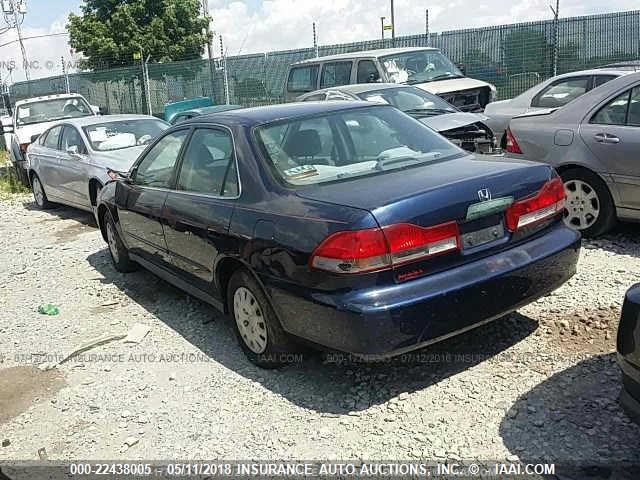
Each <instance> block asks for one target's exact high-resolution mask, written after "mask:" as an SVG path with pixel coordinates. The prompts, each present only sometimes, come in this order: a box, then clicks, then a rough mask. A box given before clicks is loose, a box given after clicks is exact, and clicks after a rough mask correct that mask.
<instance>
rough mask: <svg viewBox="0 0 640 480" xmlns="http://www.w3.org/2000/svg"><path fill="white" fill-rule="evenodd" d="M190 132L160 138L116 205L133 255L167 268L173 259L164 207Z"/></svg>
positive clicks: (123, 187) (120, 187)
mask: <svg viewBox="0 0 640 480" xmlns="http://www.w3.org/2000/svg"><path fill="white" fill-rule="evenodd" d="M189 131H190V129H189V128H184V129H181V130H176V131H173V132H171V133H169V134H167V135H165V136H163V137H162V138H160V140H158V141H157V142H156V143H155V145H154V146H153V147H151V149H150V150H148V151H147V152H146V154H145V155H144V156H143V157H142V158H141V159H140V160H139V161H138V163H137V164H136V166H135V167H134V170H133V174H132V179H131V182H129V183H125V182H118V184H117V185H116V195H115V197H116V200H115V202H116V206H117V209H118V216H119V218H120V225H121V228H122V231H123V234H124V237H125V240H126V242H127V246H128V247H129V249H130V250H131V252H132V253H134V254H138V255H140V256H142V257H144V258H146V259H147V260H149V261H152V262H154V263H156V264H158V265H161V266H165V267H166V266H169V258H168V253H167V244H166V242H165V239H164V230H163V227H162V223H161V215H162V208H163V207H164V202H165V199H166V198H167V193H168V192H169V189H170V188H171V187H172V185H173V181H174V178H175V167H176V165H177V163H178V158H179V156H180V153H181V152H182V148H183V146H184V144H185V141H186V139H187V135H188V134H189Z"/></svg>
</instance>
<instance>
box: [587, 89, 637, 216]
mask: <svg viewBox="0 0 640 480" xmlns="http://www.w3.org/2000/svg"><path fill="white" fill-rule="evenodd" d="M580 135H581V137H582V139H583V140H584V142H585V143H586V144H587V146H588V147H589V149H590V150H591V152H592V153H593V154H594V155H595V156H596V157H597V159H598V160H599V162H600V163H601V164H603V165H604V167H605V168H606V169H607V172H606V173H609V174H610V175H611V177H612V178H613V181H614V182H615V183H616V184H617V186H618V192H619V194H620V202H621V204H622V206H623V207H625V208H634V209H640V161H639V159H638V152H640V86H636V87H634V88H631V89H629V90H626V91H624V92H622V93H620V94H618V95H616V96H615V97H613V98H611V99H609V100H608V101H607V102H606V103H605V104H604V105H603V106H601V107H600V108H599V109H598V110H597V111H596V112H595V114H593V115H590V116H588V117H587V118H585V119H584V120H583V123H582V124H581V126H580Z"/></svg>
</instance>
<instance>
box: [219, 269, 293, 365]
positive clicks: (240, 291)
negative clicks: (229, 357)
mask: <svg viewBox="0 0 640 480" xmlns="http://www.w3.org/2000/svg"><path fill="white" fill-rule="evenodd" d="M227 302H228V305H229V310H230V313H231V316H232V317H233V319H234V323H235V331H236V336H237V337H238V342H239V343H240V346H241V347H242V350H243V351H244V353H245V355H246V356H247V358H248V359H249V360H250V361H251V362H253V363H254V364H256V365H257V366H259V367H262V368H277V367H280V366H282V365H285V364H287V363H290V362H291V360H292V355H293V354H294V353H296V352H297V348H296V345H295V344H294V343H293V341H292V340H291V339H290V338H289V336H288V335H287V334H286V332H285V331H284V330H283V329H282V326H281V325H280V322H279V321H278V318H277V317H276V314H275V312H274V311H273V309H272V308H271V305H270V304H269V301H268V300H267V296H266V294H265V293H264V291H263V290H262V287H261V286H260V285H259V284H258V282H257V281H256V280H255V279H254V278H253V277H252V276H251V275H250V274H249V273H248V272H247V271H245V270H238V271H237V272H236V273H234V274H233V276H232V277H231V280H229V288H228V289H227Z"/></svg>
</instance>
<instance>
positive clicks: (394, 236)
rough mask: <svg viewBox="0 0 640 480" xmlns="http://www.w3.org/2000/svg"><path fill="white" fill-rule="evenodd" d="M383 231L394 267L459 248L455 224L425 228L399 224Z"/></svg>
mask: <svg viewBox="0 0 640 480" xmlns="http://www.w3.org/2000/svg"><path fill="white" fill-rule="evenodd" d="M383 231H384V236H385V237H386V239H387V242H389V253H390V254H391V261H392V263H393V264H394V265H397V264H401V263H406V262H411V261H413V260H417V259H418V258H423V257H431V256H433V255H439V254H441V253H446V252H450V251H452V250H458V248H459V246H460V241H459V238H460V232H459V230H458V224H457V223H456V222H449V223H443V224H441V225H436V226H434V227H427V228H424V227H420V226H418V225H413V224H410V223H400V224H397V225H391V226H389V227H385V228H384V229H383Z"/></svg>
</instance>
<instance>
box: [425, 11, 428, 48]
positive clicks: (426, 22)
mask: <svg viewBox="0 0 640 480" xmlns="http://www.w3.org/2000/svg"><path fill="white" fill-rule="evenodd" d="M424 34H425V37H427V45H429V9H428V8H427V9H426V10H425V11H424Z"/></svg>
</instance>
